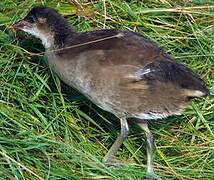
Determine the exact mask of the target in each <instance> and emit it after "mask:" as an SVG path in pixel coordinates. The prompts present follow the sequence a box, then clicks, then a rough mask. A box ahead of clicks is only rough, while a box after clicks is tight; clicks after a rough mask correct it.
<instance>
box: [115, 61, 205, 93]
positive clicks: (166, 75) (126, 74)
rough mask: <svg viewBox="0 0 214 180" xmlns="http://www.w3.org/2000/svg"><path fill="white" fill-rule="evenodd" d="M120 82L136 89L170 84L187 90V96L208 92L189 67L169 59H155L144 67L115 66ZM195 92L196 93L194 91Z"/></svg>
mask: <svg viewBox="0 0 214 180" xmlns="http://www.w3.org/2000/svg"><path fill="white" fill-rule="evenodd" d="M115 68H116V69H117V70H115V71H117V72H118V73H119V74H120V75H119V76H120V77H121V80H120V83H121V84H123V85H124V86H128V87H129V88H133V89H137V88H139V89H140V88H143V89H145V87H146V88H148V87H155V86H156V84H160V83H162V84H163V85H164V84H165V85H166V86H167V85H169V84H171V85H173V86H175V87H179V88H180V89H181V90H185V92H187V93H188V94H187V96H192V97H194V96H196V97H197V96H203V95H206V94H207V93H209V91H208V89H207V88H206V86H205V84H204V83H203V81H202V79H201V78H200V77H199V76H198V75H197V74H195V73H194V72H192V71H191V70H190V69H189V68H187V67H185V66H184V65H182V64H180V63H179V62H176V61H174V60H171V59H167V58H165V59H157V60H155V61H153V62H151V63H148V64H147V65H145V66H144V67H137V66H130V65H120V66H118V67H117V66H116V67H115ZM196 92H197V93H196Z"/></svg>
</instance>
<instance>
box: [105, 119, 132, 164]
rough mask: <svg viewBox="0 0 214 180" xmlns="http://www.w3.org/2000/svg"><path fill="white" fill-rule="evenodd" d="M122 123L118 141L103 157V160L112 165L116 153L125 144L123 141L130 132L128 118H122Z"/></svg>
mask: <svg viewBox="0 0 214 180" xmlns="http://www.w3.org/2000/svg"><path fill="white" fill-rule="evenodd" d="M120 125H121V130H120V134H119V136H118V137H117V139H116V141H115V142H114V144H113V145H112V146H111V148H110V149H109V151H108V153H107V154H106V155H105V157H104V158H103V162H104V163H105V164H107V165H111V164H112V163H113V158H114V155H115V154H116V152H117V150H118V149H119V148H120V146H121V145H122V144H123V141H124V140H125V139H126V137H127V136H128V134H129V125H128V122H127V120H126V118H121V119H120Z"/></svg>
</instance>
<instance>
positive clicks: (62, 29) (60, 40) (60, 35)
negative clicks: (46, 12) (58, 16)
mask: <svg viewBox="0 0 214 180" xmlns="http://www.w3.org/2000/svg"><path fill="white" fill-rule="evenodd" d="M76 33H77V32H75V31H74V30H73V28H72V27H71V26H70V25H69V24H68V23H67V22H65V21H63V22H59V23H58V24H57V25H56V26H54V35H53V38H54V45H55V47H57V48H63V47H65V45H66V42H67V41H68V40H69V39H71V38H72V36H74V35H75V34H76Z"/></svg>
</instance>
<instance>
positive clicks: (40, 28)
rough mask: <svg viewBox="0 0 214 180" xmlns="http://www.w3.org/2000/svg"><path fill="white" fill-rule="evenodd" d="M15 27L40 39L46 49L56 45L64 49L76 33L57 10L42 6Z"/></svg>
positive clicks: (35, 8)
mask: <svg viewBox="0 0 214 180" xmlns="http://www.w3.org/2000/svg"><path fill="white" fill-rule="evenodd" d="M13 27H14V28H15V29H19V30H22V31H25V32H27V33H29V34H31V35H33V36H35V37H37V38H39V39H40V40H41V41H42V44H43V45H44V46H45V48H46V49H49V48H51V47H53V46H54V45H55V46H57V47H62V46H63V45H64V43H65V41H66V38H68V37H69V36H71V35H72V33H74V31H73V30H72V28H71V26H70V25H69V24H68V23H67V22H66V20H65V19H64V18H63V17H62V16H61V15H60V14H59V13H58V12H57V11H56V10H54V9H52V8H48V7H41V6H39V7H34V8H33V9H31V10H30V11H29V13H28V14H27V15H26V16H25V17H24V18H23V19H22V20H20V21H18V22H16V23H15V24H13Z"/></svg>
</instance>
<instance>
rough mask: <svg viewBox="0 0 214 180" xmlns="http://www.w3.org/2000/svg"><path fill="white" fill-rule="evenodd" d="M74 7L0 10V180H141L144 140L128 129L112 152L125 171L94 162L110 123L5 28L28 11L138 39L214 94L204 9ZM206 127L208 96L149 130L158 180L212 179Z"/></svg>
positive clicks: (211, 108)
mask: <svg viewBox="0 0 214 180" xmlns="http://www.w3.org/2000/svg"><path fill="white" fill-rule="evenodd" d="M71 2H75V1H71ZM76 2H78V1H76ZM79 2H80V4H79V5H78V3H69V1H56V0H54V1H39V2H38V1H34V0H27V1H12V0H4V1H2V2H0V96H1V99H0V179H130V180H132V179H141V178H142V177H145V164H146V153H145V139H144V134H143V132H142V131H141V130H139V129H137V128H135V127H133V128H132V131H131V134H130V136H129V137H128V139H127V140H126V141H125V143H124V145H123V147H122V148H121V149H120V151H119V152H118V153H117V159H119V160H121V161H124V162H126V163H127V165H126V166H121V167H115V168H110V167H107V166H105V165H104V164H103V163H102V162H101V160H102V157H103V156H104V155H105V154H106V152H107V150H108V149H109V147H110V146H111V144H112V143H113V142H114V140H115V139H116V136H117V134H118V132H119V129H120V128H119V123H118V121H115V118H113V117H111V115H109V114H108V113H106V112H103V111H102V110H100V109H98V108H96V107H94V105H92V104H91V103H90V102H89V101H87V99H85V98H84V97H83V96H82V95H80V94H78V93H77V92H75V91H74V90H70V89H68V87H67V86H65V85H64V84H63V83H62V82H60V80H59V79H58V78H57V77H56V76H55V75H54V74H53V73H52V72H51V70H50V69H49V67H48V66H47V65H46V59H45V57H42V56H36V55H34V54H33V53H38V52H41V51H42V50H43V48H42V47H41V45H40V43H39V41H38V40H36V39H34V38H33V37H31V36H28V35H27V34H25V33H21V32H17V34H16V33H15V32H14V31H12V29H11V28H10V25H11V24H12V23H13V22H14V21H15V20H18V19H19V18H21V17H23V16H24V15H25V14H26V12H27V11H28V10H29V9H30V8H31V7H32V6H35V5H38V4H46V5H48V6H51V7H54V8H56V9H58V10H59V11H60V12H61V13H62V14H63V15H64V16H65V17H66V18H67V19H68V21H69V22H70V23H71V24H72V25H73V26H74V27H75V28H76V29H77V30H78V31H89V30H94V29H102V28H118V29H128V30H131V31H137V32H140V33H144V34H146V35H147V36H149V37H150V38H152V39H153V40H154V41H156V42H158V43H159V44H160V45H161V46H162V47H163V48H164V49H165V50H166V51H167V52H168V53H169V54H171V55H172V56H173V57H175V58H176V59H177V60H179V61H181V62H183V63H184V64H186V65H187V66H188V67H190V68H192V69H193V70H194V71H195V72H197V73H198V74H200V75H201V77H202V78H203V79H204V80H205V81H206V83H207V85H208V86H209V88H210V89H211V91H212V92H213V91H214V54H213V48H214V26H213V24H214V3H213V1H212V0H203V1H202V0H193V1H186V0H179V1H173V0H153V1H143V2H140V1H136V0H133V1H128V0H127V1H118V0H115V1H113V0H105V1H104V0H102V1H101V0H97V1H79ZM81 9H84V11H83V10H81ZM68 92H69V93H68ZM213 122H214V98H213V95H211V96H209V97H207V98H204V99H200V100H196V101H194V102H193V103H192V106H190V107H189V108H188V109H187V110H186V111H185V112H184V113H183V115H182V116H173V117H170V118H168V119H167V120H165V121H162V122H161V121H160V122H159V121H157V122H156V123H153V124H151V129H152V132H153V134H154V137H155V139H156V146H157V151H156V157H155V169H156V172H157V173H158V174H159V175H160V176H161V177H162V178H163V179H181V180H182V179H183V180H189V179H203V180H205V179H213V175H214V133H213V132H214V131H213V129H214V123H213Z"/></svg>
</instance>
